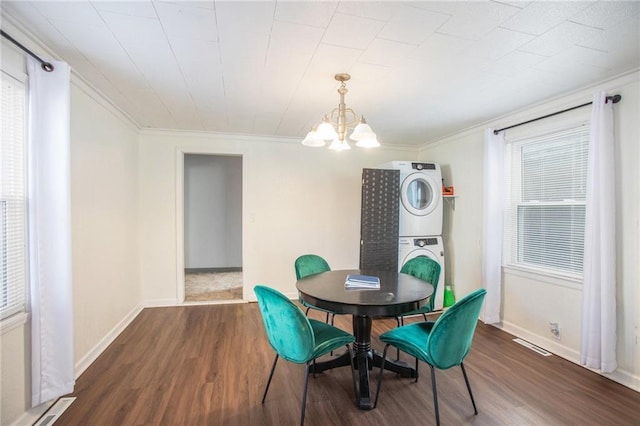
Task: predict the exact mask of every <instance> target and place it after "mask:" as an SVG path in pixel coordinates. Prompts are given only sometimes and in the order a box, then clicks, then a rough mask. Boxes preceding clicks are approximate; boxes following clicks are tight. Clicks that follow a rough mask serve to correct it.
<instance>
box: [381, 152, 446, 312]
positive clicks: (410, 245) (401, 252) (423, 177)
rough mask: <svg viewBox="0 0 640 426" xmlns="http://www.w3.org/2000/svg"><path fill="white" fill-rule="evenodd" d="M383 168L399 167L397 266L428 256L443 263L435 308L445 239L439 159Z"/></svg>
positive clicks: (438, 306)
mask: <svg viewBox="0 0 640 426" xmlns="http://www.w3.org/2000/svg"><path fill="white" fill-rule="evenodd" d="M379 168H381V169H393V170H399V171H400V199H399V200H398V202H399V203H400V208H399V218H398V219H399V232H398V235H399V240H398V270H400V269H401V268H402V266H403V265H404V264H405V263H406V262H407V261H408V260H409V259H413V258H414V257H418V256H427V257H430V258H431V259H434V260H435V261H437V262H438V263H439V264H440V268H441V269H440V271H441V272H440V280H439V281H438V289H437V291H436V294H435V299H434V308H435V309H441V308H442V306H443V299H444V244H443V242H442V214H443V206H442V204H443V199H442V172H441V171H440V166H439V165H438V164H437V163H426V162H413V161H392V162H390V163H386V164H383V165H381V166H380V167H379Z"/></svg>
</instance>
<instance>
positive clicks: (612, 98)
mask: <svg viewBox="0 0 640 426" xmlns="http://www.w3.org/2000/svg"><path fill="white" fill-rule="evenodd" d="M621 99H622V96H620V95H613V96H607V98H606V102H609V101H611V103H614V104H617V103H618V102H620V100H621ZM591 104H593V102H587V103H586V104H582V105H578V106H574V107H571V108H567V109H563V110H562V111H558V112H553V113H551V114H547V115H543V116H542V117H538V118H533V119H531V120H528V121H523V122H522V123H518V124H514V125H512V126H508V127H503V128H502V129H497V130H494V131H493V134H494V135H497V134H498V133H500V132H502V131H504V130H508V129H513V128H514V127H518V126H522V125H523V124H529V123H533V122H534V121H538V120H542V119H543V118H549V117H553V116H554V115H558V114H562V113H563V112H568V111H573V110H574V109H578V108H582V107H586V106H587V105H591Z"/></svg>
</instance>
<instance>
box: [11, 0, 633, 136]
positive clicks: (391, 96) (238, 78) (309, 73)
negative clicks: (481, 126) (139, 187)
mask: <svg viewBox="0 0 640 426" xmlns="http://www.w3.org/2000/svg"><path fill="white" fill-rule="evenodd" d="M1 7H2V12H3V15H4V16H5V17H6V15H8V16H9V17H10V18H13V20H14V21H15V22H17V23H18V24H19V25H22V26H23V27H24V28H25V29H27V30H28V31H30V32H31V33H33V34H34V35H35V36H36V37H38V38H39V39H40V40H41V41H42V42H44V43H45V44H46V45H47V46H48V47H50V48H51V49H52V50H53V51H54V52H56V53H57V54H58V55H59V56H60V57H61V58H62V59H63V60H65V61H66V62H68V63H69V64H70V65H71V66H72V67H73V68H74V69H75V70H76V71H77V73H78V74H80V75H81V76H83V77H84V78H85V79H86V80H87V81H89V82H90V83H91V84H92V85H94V86H95V87H96V88H97V89H98V90H100V91H101V92H102V93H103V94H104V95H106V96H107V97H108V98H109V99H111V101H112V102H113V103H114V104H116V105H117V106H119V107H120V108H121V109H122V110H124V111H126V113H127V114H128V115H129V116H130V117H131V118H132V119H133V120H135V121H136V122H137V123H138V125H139V126H140V127H152V128H162V129H188V130H207V131H217V132H231V133H246V134H256V135H270V136H276V137H277V136H287V137H291V136H294V137H299V138H302V137H304V135H305V134H306V133H307V131H308V130H309V128H310V127H311V125H312V124H315V123H317V122H319V121H320V120H321V118H322V116H323V115H324V114H326V113H328V112H329V111H330V110H331V109H332V108H334V107H336V106H337V103H338V94H337V93H336V92H335V90H336V89H337V87H338V83H337V82H336V81H335V80H334V78H333V76H334V74H336V73H339V72H348V73H350V74H351V76H352V78H351V80H350V81H349V82H348V83H347V88H348V89H349V93H348V94H347V96H346V103H347V106H348V107H351V108H353V109H354V110H355V112H356V113H358V114H364V115H365V116H366V117H367V121H368V122H369V124H370V125H371V126H372V128H373V129H374V131H375V132H376V133H377V134H378V138H379V139H380V141H381V142H382V143H383V144H388V145H393V144H399V145H420V144H424V143H426V142H429V141H433V140H435V139H437V138H439V137H442V136H444V135H447V134H450V133H453V132H455V131H457V130H461V129H464V128H467V127H469V126H472V125H474V124H478V123H481V122H484V121H487V120H490V119H492V118H495V117H498V116H500V115H503V114H506V113H508V112H510V111H513V110H516V109H519V108H523V107H526V106H528V105H532V104H534V103H537V102H540V101H542V100H544V99H547V98H551V97H554V96H557V95H559V94H562V93H566V92H570V91H573V90H576V89H578V88H581V87H584V86H587V85H589V84H591V83H594V82H597V81H600V80H603V79H605V78H607V77H612V76H616V75H619V74H621V73H624V72H626V71H629V70H632V69H636V68H638V67H639V66H640V2H638V1H630V2H622V1H595V2H593V1H566V2H547V1H502V2H497V1H471V2H466V1H464V2H460V1H458V2H454V1H443V2H436V1H417V2H400V1H388V2H384V1H383V2H356V1H346V2H315V1H301V2H293V1H278V2H273V1H261V2H240V1H235V2H233V1H213V0H209V1H175V2H166V1H156V0H151V1H150V0H145V1H119V2H113V1H74V2H71V1H68V2H55V1H7V0H3V1H2V2H1ZM3 29H4V28H3Z"/></svg>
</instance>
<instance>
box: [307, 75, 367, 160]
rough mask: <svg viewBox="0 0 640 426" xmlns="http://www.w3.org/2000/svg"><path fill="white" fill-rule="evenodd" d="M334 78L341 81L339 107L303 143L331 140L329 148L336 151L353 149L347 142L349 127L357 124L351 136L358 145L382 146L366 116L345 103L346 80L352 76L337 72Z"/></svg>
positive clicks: (315, 127) (313, 145)
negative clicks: (358, 113) (357, 112)
mask: <svg viewBox="0 0 640 426" xmlns="http://www.w3.org/2000/svg"><path fill="white" fill-rule="evenodd" d="M334 78H335V79H336V80H337V81H339V82H341V84H340V87H339V88H338V93H339V94H340V103H339V104H338V108H334V109H333V110H332V111H331V112H330V113H329V114H327V115H325V116H324V118H323V119H322V123H321V124H319V125H317V126H313V127H312V128H311V131H310V132H309V133H308V134H307V136H306V137H305V138H304V140H303V141H302V144H303V145H305V146H311V147H319V146H324V145H325V144H326V143H327V142H328V141H331V145H329V149H333V150H336V151H344V150H346V149H351V145H349V142H347V129H350V128H353V127H354V126H355V128H354V129H353V132H351V135H350V136H349V138H350V139H352V140H354V141H356V146H359V147H362V148H375V147H378V146H380V143H379V142H378V138H377V137H376V134H375V133H373V130H371V127H369V125H368V124H367V121H366V120H365V119H364V116H361V117H358V115H357V114H356V113H355V112H354V111H353V110H352V109H351V108H347V105H346V104H345V103H344V95H345V94H346V93H347V92H348V91H349V90H347V84H346V83H345V82H346V81H348V80H349V79H351V76H350V75H349V74H344V73H340V74H336V75H335V77H334Z"/></svg>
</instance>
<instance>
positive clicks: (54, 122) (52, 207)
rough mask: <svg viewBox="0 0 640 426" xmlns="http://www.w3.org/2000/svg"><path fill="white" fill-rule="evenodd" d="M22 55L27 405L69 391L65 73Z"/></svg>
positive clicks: (67, 101)
mask: <svg viewBox="0 0 640 426" xmlns="http://www.w3.org/2000/svg"><path fill="white" fill-rule="evenodd" d="M51 63H52V64H53V65H54V67H55V69H54V71H53V72H46V71H44V70H43V69H42V68H41V66H40V63H39V62H38V61H36V60H34V59H32V58H28V64H27V65H28V74H29V125H28V126H29V138H28V181H29V185H28V192H29V198H28V211H29V213H28V227H29V280H30V283H29V284H30V294H31V298H30V308H31V364H32V368H31V379H32V398H31V399H32V406H34V407H35V406H37V405H39V404H41V403H43V402H47V401H50V400H53V399H55V398H58V397H59V396H61V395H64V394H67V393H70V392H73V387H74V384H75V373H74V356H73V293H72V283H71V197H70V153H69V150H70V146H69V145H70V142H69V140H70V137H69V133H70V124H69V123H70V70H69V66H68V65H67V64H66V63H64V62H57V61H51Z"/></svg>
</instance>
